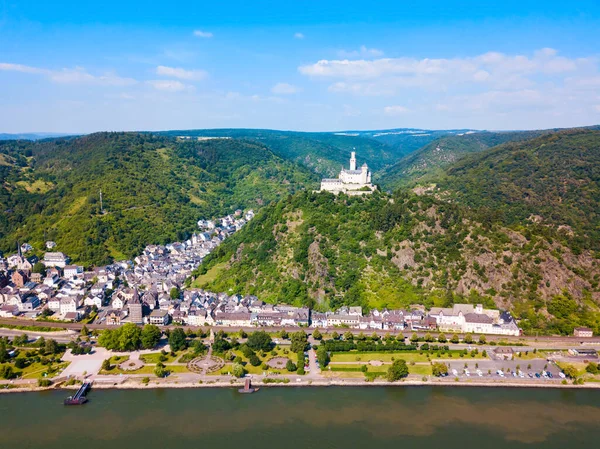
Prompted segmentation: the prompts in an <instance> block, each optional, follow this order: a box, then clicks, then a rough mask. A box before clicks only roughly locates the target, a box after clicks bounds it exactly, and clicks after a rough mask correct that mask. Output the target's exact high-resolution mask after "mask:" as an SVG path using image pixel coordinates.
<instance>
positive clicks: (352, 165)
mask: <svg viewBox="0 0 600 449" xmlns="http://www.w3.org/2000/svg"><path fill="white" fill-rule="evenodd" d="M350 155H351V156H350V171H354V170H356V153H355V152H354V151H353V152H352V153H350Z"/></svg>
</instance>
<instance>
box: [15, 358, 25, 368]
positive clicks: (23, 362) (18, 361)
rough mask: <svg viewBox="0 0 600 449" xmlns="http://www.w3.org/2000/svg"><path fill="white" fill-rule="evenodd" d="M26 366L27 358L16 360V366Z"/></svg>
mask: <svg viewBox="0 0 600 449" xmlns="http://www.w3.org/2000/svg"><path fill="white" fill-rule="evenodd" d="M25 366H26V363H25V359H22V358H18V359H16V360H15V368H18V369H23V368H25Z"/></svg>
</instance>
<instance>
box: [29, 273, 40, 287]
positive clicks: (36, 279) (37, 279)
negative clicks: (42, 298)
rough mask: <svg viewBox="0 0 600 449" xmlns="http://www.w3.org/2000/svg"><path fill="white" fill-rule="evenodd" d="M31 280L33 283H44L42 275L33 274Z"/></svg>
mask: <svg viewBox="0 0 600 449" xmlns="http://www.w3.org/2000/svg"><path fill="white" fill-rule="evenodd" d="M30 279H31V282H35V283H36V284H40V283H41V282H42V273H31V277H30Z"/></svg>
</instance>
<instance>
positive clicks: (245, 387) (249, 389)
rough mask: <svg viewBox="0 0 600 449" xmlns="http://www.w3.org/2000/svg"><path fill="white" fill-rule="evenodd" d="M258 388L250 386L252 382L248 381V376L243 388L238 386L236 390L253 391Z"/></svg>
mask: <svg viewBox="0 0 600 449" xmlns="http://www.w3.org/2000/svg"><path fill="white" fill-rule="evenodd" d="M258 390H260V388H253V387H252V382H251V381H250V378H246V382H244V388H240V389H239V390H238V392H239V393H246V394H249V393H254V392H256V391H258Z"/></svg>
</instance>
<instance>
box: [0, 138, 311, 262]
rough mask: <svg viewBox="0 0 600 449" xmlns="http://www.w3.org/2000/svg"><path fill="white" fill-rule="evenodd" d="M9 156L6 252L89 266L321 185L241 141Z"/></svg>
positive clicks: (27, 151)
mask: <svg viewBox="0 0 600 449" xmlns="http://www.w3.org/2000/svg"><path fill="white" fill-rule="evenodd" d="M0 157H1V158H2V159H1V160H2V161H4V163H0V175H1V176H2V178H1V180H2V188H1V189H0V210H1V211H2V214H1V215H0V229H2V233H1V234H0V245H1V249H2V250H4V251H9V250H13V248H15V243H16V240H19V241H21V242H23V241H28V242H29V243H31V244H33V245H34V246H35V247H37V248H42V247H43V242H44V241H45V240H54V241H56V242H57V243H58V248H57V249H58V250H60V251H63V252H65V253H68V254H69V255H70V256H71V257H72V258H73V260H74V261H75V262H78V263H83V264H92V263H104V262H107V261H108V260H110V259H111V257H117V258H121V257H131V256H134V255H136V254H138V253H139V251H140V250H141V249H142V248H143V247H144V246H145V245H146V244H148V243H166V242H168V241H174V240H178V239H182V238H183V237H184V236H186V235H188V234H189V233H190V232H192V231H193V230H194V228H195V223H196V221H197V220H198V219H199V218H202V217H210V216H215V215H221V214H225V213H229V212H231V211H233V210H235V209H236V208H238V207H241V208H250V207H259V206H262V205H263V204H265V203H268V202H269V201H272V200H274V199H276V198H278V197H279V196H281V195H283V194H288V193H291V192H294V191H296V190H297V189H301V188H304V187H310V188H313V187H315V186H316V185H317V179H316V177H315V176H314V175H313V174H311V173H310V172H308V170H306V169H304V168H302V167H299V166H297V165H296V164H293V163H291V162H289V161H285V160H283V159H281V158H280V157H278V156H276V155H274V154H273V153H272V152H271V151H270V150H269V149H267V148H265V147H264V145H260V144H258V143H256V142H248V141H241V140H236V139H232V140H212V141H205V142H177V141H175V140H174V139H171V138H167V137H156V136H152V135H148V134H135V133H100V134H93V135H89V136H85V137H80V138H71V139H52V140H45V141H40V142H24V141H7V142H2V143H0ZM100 189H102V193H103V200H104V204H103V206H104V210H105V213H104V214H102V213H101V212H100V204H99V191H100Z"/></svg>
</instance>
